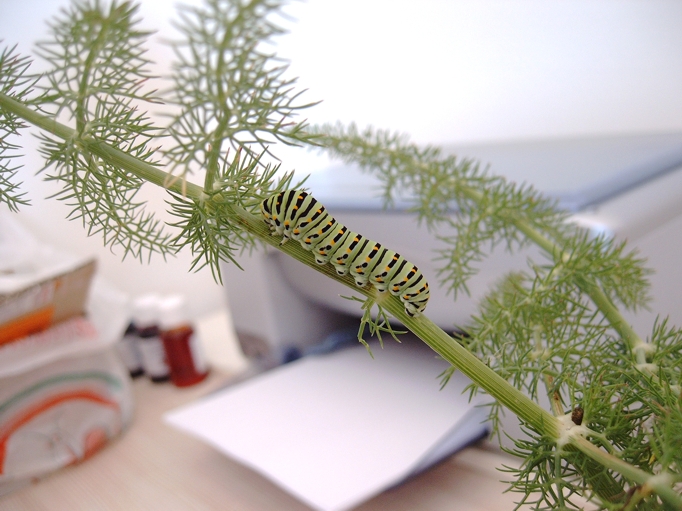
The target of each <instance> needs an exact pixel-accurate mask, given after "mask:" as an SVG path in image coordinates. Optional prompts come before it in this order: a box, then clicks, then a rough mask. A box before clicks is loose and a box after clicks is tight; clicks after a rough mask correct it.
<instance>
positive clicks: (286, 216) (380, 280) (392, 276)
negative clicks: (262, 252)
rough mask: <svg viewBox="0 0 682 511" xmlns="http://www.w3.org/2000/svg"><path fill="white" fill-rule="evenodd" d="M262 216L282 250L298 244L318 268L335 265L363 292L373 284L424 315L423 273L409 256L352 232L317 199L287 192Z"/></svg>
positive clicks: (426, 293) (410, 312)
mask: <svg viewBox="0 0 682 511" xmlns="http://www.w3.org/2000/svg"><path fill="white" fill-rule="evenodd" d="M261 213H262V215H263V219H264V220H265V223H266V224H268V226H269V227H270V230H271V231H272V235H273V236H282V242H281V244H282V245H283V244H284V243H286V242H287V241H288V240H290V239H292V240H296V241H298V242H299V243H301V246H302V247H303V248H305V249H306V250H310V251H312V252H313V255H314V256H315V262H317V263H318V264H326V263H330V264H331V265H333V266H334V268H335V269H336V272H337V273H338V274H339V275H346V274H347V273H349V272H350V275H351V276H352V277H353V279H354V280H355V284H356V285H357V286H358V287H365V286H366V285H367V283H368V282H369V283H370V284H372V285H373V286H374V287H375V288H376V289H377V290H378V291H380V292H385V291H389V292H390V293H391V294H393V295H395V296H399V297H400V300H401V301H402V302H403V303H404V305H405V312H406V313H407V314H408V315H410V316H417V315H419V314H421V313H422V312H423V311H424V309H425V308H426V304H427V303H428V301H429V295H430V293H429V285H428V283H427V282H426V279H425V278H424V276H423V275H422V272H421V271H419V269H418V268H417V267H416V266H415V265H414V264H412V263H411V262H409V261H407V260H406V259H405V258H404V257H402V256H401V255H400V254H397V253H396V252H393V251H392V250H388V249H387V248H384V247H382V246H381V245H380V244H379V243H377V242H375V241H372V240H369V239H367V238H365V237H363V236H362V235H360V234H358V233H356V232H353V231H350V230H348V229H347V228H346V227H345V226H344V225H342V224H341V223H340V222H338V221H336V220H335V219H334V217H332V216H331V215H330V214H329V213H327V211H326V210H325V207H324V206H323V205H322V204H321V203H320V202H319V201H318V200H316V199H315V198H314V197H313V196H312V195H310V194H309V193H307V192H304V191H300V190H287V191H284V192H280V193H277V194H275V195H272V196H271V197H269V198H267V199H265V200H264V201H263V202H262V203H261Z"/></svg>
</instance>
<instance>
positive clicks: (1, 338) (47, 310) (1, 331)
mask: <svg viewBox="0 0 682 511" xmlns="http://www.w3.org/2000/svg"><path fill="white" fill-rule="evenodd" d="M53 316H54V307H53V306H49V307H43V308H42V309H38V310H35V311H33V312H29V313H28V314H24V315H23V316H19V317H18V318H16V319H13V320H12V321H9V322H7V323H5V324H3V325H0V346H1V345H3V344H6V343H8V342H12V341H15V340H17V339H21V338H22V337H26V336H27V335H31V334H35V333H36V332H40V331H42V330H45V329H46V328H47V327H49V326H50V323H52V317H53Z"/></svg>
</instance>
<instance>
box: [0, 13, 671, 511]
mask: <svg viewBox="0 0 682 511" xmlns="http://www.w3.org/2000/svg"><path fill="white" fill-rule="evenodd" d="M282 3H283V2H282V0H231V1H228V0H206V2H205V3H204V5H203V6H201V7H196V8H195V7H183V8H181V11H180V21H179V22H178V30H179V33H180V36H181V38H180V39H179V40H178V41H176V42H174V43H173V49H174V53H175V61H174V63H173V68H172V75H171V76H170V77H169V78H170V80H171V82H172V84H173V85H172V87H171V88H170V90H167V91H165V92H159V91H157V90H155V89H154V88H153V85H152V84H153V83H154V80H155V77H154V76H152V75H151V73H150V72H149V66H150V62H149V60H148V59H147V57H146V44H147V39H148V37H149V35H150V33H149V32H145V31H142V30H140V29H139V28H138V27H139V20H138V19H137V6H136V5H135V4H134V3H132V2H125V1H112V2H104V1H100V0H86V1H80V2H74V3H73V4H72V5H71V6H70V7H68V8H67V9H65V10H63V11H62V12H61V13H60V14H59V15H58V16H57V17H55V18H54V19H53V20H52V22H51V23H50V28H49V38H48V39H46V40H45V41H43V42H41V43H39V44H38V46H37V48H36V55H37V56H39V57H41V58H43V59H44V60H45V61H46V62H47V63H48V65H49V69H48V70H47V71H46V72H45V73H41V74H33V73H32V71H31V69H30V63H31V61H30V59H29V58H27V57H24V56H20V55H18V54H17V53H16V51H15V49H14V48H13V47H12V46H11V45H8V44H7V43H3V44H5V46H4V47H3V48H1V49H0V201H2V202H3V203H5V204H6V205H7V206H8V207H9V209H10V210H12V211H17V210H18V209H19V208H20V207H23V206H26V205H28V204H29V198H28V197H27V196H26V195H25V194H22V193H21V192H20V191H19V183H18V182H17V180H18V178H19V174H18V172H19V166H18V165H17V163H16V161H17V157H18V156H19V152H20V149H21V147H20V141H21V138H20V135H21V136H25V132H26V131H27V128H28V127H29V126H32V127H34V128H36V129H38V132H39V137H40V140H41V148H40V151H41V153H42V155H43V156H44V158H45V168H44V169H43V170H42V173H43V175H44V177H45V179H48V180H55V181H58V182H59V183H60V185H61V192H60V193H58V194H57V196H56V199H58V200H62V201H64V202H65V203H67V204H68V205H69V206H71V208H72V213H71V217H72V218H74V219H80V220H81V221H82V222H83V225H84V226H85V228H86V229H87V231H88V234H94V233H99V234H100V235H101V236H102V239H103V241H104V243H105V245H107V246H110V247H112V248H114V247H119V248H121V249H122V250H123V255H124V257H125V256H126V255H130V256H132V257H135V258H138V259H144V258H149V257H151V255H152V254H153V253H159V254H161V255H162V256H164V257H165V256H167V255H172V254H173V253H175V252H177V251H178V250H180V249H189V250H191V251H192V253H193V254H194V257H195V259H194V264H193V268H195V269H198V268H201V267H204V266H208V267H210V269H211V270H212V272H213V274H214V277H215V278H216V279H217V280H220V268H219V263H220V262H221V261H230V262H232V263H234V264H236V261H235V259H234V257H235V254H236V253H237V251H239V250H241V249H243V248H244V247H251V246H252V245H254V244H256V243H261V244H266V245H270V246H272V247H274V248H276V249H277V250H281V251H283V252H285V253H287V254H288V255H290V256H291V257H294V258H296V259H297V260H299V261H300V262H302V263H303V264H306V265H308V266H310V267H312V268H314V269H315V270H317V271H319V272H322V273H324V274H326V275H327V276H328V277H329V278H332V279H335V280H337V281H339V282H342V283H343V284H345V285H347V286H349V287H351V288H352V289H353V290H355V291H356V292H358V293H360V294H362V295H364V297H365V303H364V304H363V306H362V307H363V309H364V310H365V315H364V317H363V319H362V324H361V333H362V331H363V330H364V328H365V326H369V330H370V332H372V333H379V334H381V333H382V332H388V333H390V334H395V332H394V331H393V330H392V329H391V326H390V324H389V323H388V321H387V318H388V317H389V316H392V317H393V318H395V319H396V320H398V321H399V322H401V323H402V324H403V325H404V326H405V327H406V328H408V329H409V330H411V331H412V332H413V333H415V334H416V335H417V336H419V337H420V338H421V339H422V340H423V341H424V342H425V343H427V344H428V345H429V346H430V347H431V348H433V350H434V351H436V352H437V353H438V354H439V355H440V356H441V357H443V358H444V359H445V360H447V361H449V362H450V363H451V364H452V368H451V371H454V370H459V371H462V372H463V373H465V374H466V375H467V376H469V377H470V378H471V380H472V381H473V382H474V383H473V386H472V389H471V390H472V392H478V391H484V392H487V393H488V394H490V395H491V396H492V397H494V398H495V403H494V404H493V405H491V410H490V412H491V418H492V420H493V424H498V417H499V413H500V408H501V407H505V408H507V409H509V410H511V411H512V412H513V413H514V414H516V415H517V416H518V418H519V420H520V421H521V423H522V424H523V426H524V428H525V429H526V430H527V431H528V434H529V435H528V437H525V438H521V439H517V440H516V448H515V449H513V454H515V455H517V456H519V457H521V458H522V459H523V463H522V465H521V468H520V469H518V470H513V471H511V472H513V476H514V479H513V480H512V481H511V487H512V489H513V490H514V491H518V492H520V499H519V503H520V504H523V503H526V504H532V505H533V507H534V508H536V509H577V508H579V507H580V504H578V503H576V502H575V501H574V498H573V497H574V496H575V495H581V496H583V497H585V498H587V499H589V500H591V501H592V502H594V503H595V504H596V505H597V506H598V507H600V508H602V509H609V510H616V509H622V510H634V509H660V508H667V509H682V494H681V484H682V476H681V469H682V467H681V462H682V406H681V404H680V401H681V387H680V373H681V370H682V356H681V355H682V353H681V350H682V333H680V330H679V329H677V328H675V327H672V326H670V325H668V324H667V323H666V321H665V320H662V321H660V322H658V323H657V324H655V325H653V327H652V332H651V335H650V337H649V338H648V339H641V338H640V337H639V336H638V335H637V334H636V333H635V332H634V331H633V330H632V328H631V327H630V326H629V325H628V323H627V322H626V320H625V319H624V318H623V316H622V314H621V310H622V309H637V308H638V307H642V306H643V305H645V304H646V301H647V289H648V288H647V280H646V276H647V270H646V269H645V267H644V266H643V261H641V260H640V259H639V258H637V256H636V254H635V253H634V252H631V251H627V249H626V247H625V245H624V244H622V243H617V242H615V241H614V240H612V239H608V238H605V237H597V238H592V237H590V236H588V234H587V233H586V232H584V231H582V230H581V229H579V228H578V227H575V226H573V225H571V224H569V223H567V222H566V219H567V215H566V213H564V212H562V211H560V210H558V209H557V207H556V205H555V204H554V203H553V202H552V201H550V200H548V199H546V198H543V197H542V196H541V195H540V194H538V193H537V192H536V191H535V190H533V189H532V188H530V187H519V186H516V185H515V184H513V183H509V182H506V181H505V180H504V179H503V178H500V177H497V176H494V175H490V174H488V173H487V172H485V171H483V170H482V169H481V168H480V167H479V165H478V164H477V163H476V162H475V161H471V160H467V159H460V158H456V157H454V156H448V155H444V154H442V153H441V152H440V151H439V150H438V149H437V148H435V147H420V146H417V145H416V144H413V143H410V141H409V140H408V139H407V138H406V137H405V136H402V135H399V134H393V133H390V132H386V131H379V130H373V129H367V130H364V131H362V130H359V129H358V128H356V127H355V126H353V125H351V126H342V125H337V126H308V124H307V123H306V122H305V121H302V120H299V114H300V113H302V112H303V111H305V109H307V108H310V107H312V106H314V105H313V104H307V103H304V102H302V101H301V97H300V93H301V91H298V90H297V89H296V83H295V81H294V80H291V79H288V78H286V73H285V72H286V70H287V63H286V62H283V61H281V60H278V59H277V57H276V55H275V54H274V53H271V52H269V51H268V50H267V48H268V46H267V44H266V43H270V42H271V41H272V39H273V38H274V37H276V36H277V35H278V34H280V33H281V32H282V29H281V28H280V27H279V26H278V24H277V22H276V19H277V15H278V13H280V9H281V7H282ZM161 102H163V103H165V104H166V105H167V106H169V107H170V109H171V111H172V113H171V114H169V116H168V122H167V123H165V124H163V125H158V124H156V123H154V122H153V121H152V119H151V117H150V116H149V115H148V113H147V111H146V109H151V108H154V106H155V105H156V104H159V103H161ZM277 144H290V145H301V146H311V147H318V148H320V149H321V150H325V151H329V153H330V154H333V155H335V156H337V157H340V158H342V159H344V160H346V161H349V162H353V163H356V164H359V165H360V166H361V167H363V168H365V169H366V170H367V171H368V172H374V173H376V175H377V176H379V178H380V179H381V180H382V182H383V183H384V190H385V198H386V200H387V202H389V203H390V201H391V198H392V197H394V195H395V193H396V191H398V190H406V189H407V190H410V191H411V192H412V193H413V194H414V197H416V199H415V204H414V208H415V211H416V212H417V214H418V216H419V218H420V219H421V220H422V221H423V222H424V223H425V224H426V225H427V226H428V227H429V228H431V229H432V230H434V231H435V232H438V229H439V227H442V226H444V225H445V226H448V227H452V228H454V229H455V230H456V233H457V235H456V236H453V237H446V238H443V241H444V242H445V248H444V249H443V250H442V252H441V253H440V254H439V257H440V258H441V260H442V261H443V264H442V269H441V274H440V278H441V280H442V282H443V283H445V285H447V286H449V287H450V288H451V290H452V291H453V292H454V293H455V294H456V293H458V292H462V291H466V280H467V278H468V277H469V276H471V275H472V274H473V273H475V266H476V263H477V262H478V261H480V260H481V259H482V258H483V257H485V254H486V251H487V249H488V247H490V246H491V245H495V244H498V243H503V244H506V245H507V246H508V247H509V248H510V249H515V248H518V247H521V246H524V245H527V244H536V245H538V246H539V247H540V248H541V249H542V251H543V253H544V255H545V260H543V261H535V262H532V263H531V264H529V267H528V269H527V270H526V272H524V273H519V274H515V275H511V276H509V278H508V279H507V280H506V281H505V282H503V283H502V284H501V285H500V286H499V288H498V289H497V290H496V291H495V292H493V293H492V294H490V296H488V297H487V298H486V299H485V300H484V302H483V303H482V305H481V309H480V313H479V314H478V315H477V316H476V317H474V318H472V320H471V322H470V324H468V325H460V327H461V329H462V330H464V331H466V333H467V336H465V337H464V338H463V339H459V340H458V339H455V338H454V337H453V336H451V335H449V334H448V333H446V332H444V331H443V330H442V329H440V328H439V327H437V326H436V325H435V324H434V323H432V322H431V321H430V320H429V319H428V318H427V317H426V316H424V315H422V316H419V317H416V318H411V317H409V316H407V315H406V313H405V311H404V308H403V306H402V304H401V303H400V301H399V300H398V299H397V298H396V297H393V296H391V295H389V294H379V293H378V292H376V290H374V289H372V288H371V287H370V288H366V289H358V288H356V287H355V285H354V283H353V281H352V279H351V278H350V277H340V276H338V275H337V274H336V273H335V272H334V271H333V269H332V268H331V267H330V266H329V265H325V266H318V265H316V264H315V262H314V260H313V257H312V255H311V253H310V252H307V251H305V250H304V249H303V248H301V247H300V246H299V245H298V244H295V243H288V244H285V245H282V246H280V245H279V240H278V239H275V238H272V237H271V236H270V233H269V230H268V228H267V227H266V225H265V223H264V222H263V221H262V219H261V218H260V216H259V214H258V205H259V203H260V202H261V201H262V200H263V199H264V198H266V197H268V196H269V195H271V194H272V193H274V192H276V191H279V190H284V189H288V188H291V187H293V186H294V185H295V184H294V183H293V182H292V180H293V177H292V175H291V174H283V175H281V174H280V173H278V167H277V166H273V165H269V164H267V165H266V164H264V163H262V161H263V158H262V156H263V155H264V154H266V153H272V154H276V151H277V147H278V146H277ZM197 176H199V177H202V176H203V182H202V183H201V184H198V183H197V182H196V177H197ZM200 180H201V179H200ZM144 182H150V183H153V184H155V185H158V186H160V187H163V188H165V189H167V190H168V201H167V202H168V204H169V209H170V211H171V212H172V214H173V215H174V216H175V219H176V220H175V222H174V223H173V224H172V226H171V229H170V230H169V229H168V227H166V226H164V225H162V224H161V223H160V222H159V221H158V220H156V219H155V217H154V214H153V213H152V212H150V211H148V210H147V209H146V208H145V204H144V202H143V201H141V200H138V199H136V193H137V191H138V190H139V188H140V186H141V185H142V183H144ZM312 192H313V193H314V190H313V191H312ZM454 206H456V208H457V211H458V213H457V214H456V215H453V214H452V209H453V207H454ZM358 227H361V226H358ZM372 307H378V308H379V314H378V316H377V318H378V319H374V320H373V319H372V316H371V315H370V314H369V310H370V309H371V308H372ZM360 335H361V334H360ZM449 374H451V373H449ZM449 374H447V373H446V374H445V375H444V379H445V381H447V378H448V376H449ZM542 394H545V395H547V396H548V397H549V398H550V403H551V407H550V409H549V410H547V409H544V408H542V407H541V406H540V405H539V404H538V403H537V401H538V397H539V396H540V395H542Z"/></svg>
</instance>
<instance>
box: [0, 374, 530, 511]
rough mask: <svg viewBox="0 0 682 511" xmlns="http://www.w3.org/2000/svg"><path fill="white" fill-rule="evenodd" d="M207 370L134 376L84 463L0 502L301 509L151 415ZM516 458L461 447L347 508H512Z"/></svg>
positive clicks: (212, 382)
mask: <svg viewBox="0 0 682 511" xmlns="http://www.w3.org/2000/svg"><path fill="white" fill-rule="evenodd" d="M226 379H227V377H226V376H225V375H224V374H220V373H217V372H214V373H213V374H212V375H211V377H210V378H208V379H207V380H206V381H205V382H203V383H201V384H199V385H196V386H194V387H189V388H185V389H178V388H176V387H173V386H172V385H171V384H170V383H167V384H161V385H156V384H152V383H151V382H149V381H147V380H145V379H138V380H136V381H135V383H134V385H133V387H134V394H135V400H136V403H135V406H136V413H135V418H134V422H133V425H132V426H131V428H130V429H129V430H128V431H127V432H126V433H125V434H124V435H123V436H122V437H121V438H120V439H118V440H117V441H115V442H113V443H112V444H111V445H109V446H107V447H106V448H105V449H103V450H102V451H101V452H100V453H98V454H97V455H95V456H94V457H92V458H90V459H89V460H87V461H86V462H84V463H82V464H80V465H77V466H73V467H68V468H65V469H63V470H61V471H58V472H56V473H54V474H52V475H50V476H49V477H47V478H45V479H43V480H42V481H39V482H37V483H35V484H33V485H31V486H28V487H26V488H24V489H22V490H19V491H17V492H14V493H12V494H9V495H7V496H5V497H1V498H0V510H2V511H15V510H16V511H20V510H21V511H62V510H64V511H108V510H112V511H113V510H116V511H118V510H122V511H123V510H125V511H135V510H145V511H146V510H151V511H156V510H163V511H175V510H178V511H186V510H192V511H203V510H207V511H208V510H216V511H217V510H220V511H241V510H244V511H261V510H262V511H266V510H267V511H272V510H278V511H310V508H309V507H308V506H306V505H305V504H303V503H301V502H300V501H298V500H296V499H295V498H294V497H292V496H290V495H289V494H287V493H285V492H284V491H283V490H281V489H280V488H279V487H277V486H275V485H274V484H273V483H271V482H270V481H269V480H267V479H265V478H264V477H262V476H261V475H259V474H257V473H256V472H253V471H252V470H250V469H248V468H246V467H244V466H242V465H240V464H239V463H237V462H236V461H233V460H231V459H230V458H227V457H226V456H224V455H222V454H220V453H219V452H217V451H216V450H214V449H212V448H211V447H209V446H208V445H206V444H204V443H202V442H200V441H199V440H196V439H194V438H192V437H190V436H189V435H186V434H184V433H182V432H180V431H177V430H176V429H174V428H172V427H170V426H167V425H166V424H164V423H163V422H162V421H161V415H162V414H163V413H164V412H166V411H167V410H171V409H173V408H175V407H177V406H180V405H182V404H184V403H187V402H189V401H192V400H193V399H195V398H197V397H199V396H201V395H204V394H206V393H207V392H210V391H211V390H213V389H215V388H217V387H219V386H221V385H222V384H223V383H224V382H225V381H226ZM503 463H504V464H506V465H510V464H514V463H516V461H515V460H514V459H512V458H508V457H506V456H504V455H503V454H500V453H497V452H494V451H491V450H486V449H484V448H481V447H470V448H467V449H465V450H464V451H462V452H460V453H458V454H456V455H455V456H453V457H451V458H449V459H447V460H445V461H444V462H442V463H440V464H439V465H437V466H436V467H434V468H432V469H430V470H428V471H426V472H425V473H423V474H421V475H419V476H418V477H415V478H413V479H411V480H410V481H408V482H407V483H405V484H403V485H401V486H399V487H396V488H393V489H391V490H388V491H386V492H384V493H382V494H381V495H379V496H377V497H375V498H373V499H372V500H370V501H368V502H366V503H365V504H363V505H361V506H359V507H358V508H356V511H380V510H381V511H384V510H392V511H393V510H395V511H403V510H404V511H408V510H409V511H412V510H415V509H419V510H420V511H441V510H448V511H459V510H461V511H477V510H480V511H495V510H508V509H513V508H514V500H515V497H517V496H518V495H515V494H511V493H503V491H504V490H505V488H506V485H505V484H503V483H500V482H499V479H501V478H503V477H504V475H505V474H503V473H500V472H499V471H497V470H496V468H495V467H500V466H501V465H502V464H503Z"/></svg>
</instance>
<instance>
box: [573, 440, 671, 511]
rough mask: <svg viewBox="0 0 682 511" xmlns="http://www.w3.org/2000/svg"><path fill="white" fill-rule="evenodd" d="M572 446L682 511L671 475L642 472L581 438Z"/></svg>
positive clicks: (574, 441)
mask: <svg viewBox="0 0 682 511" xmlns="http://www.w3.org/2000/svg"><path fill="white" fill-rule="evenodd" d="M570 445H573V446H575V447H576V448H577V449H578V450H580V451H581V452H582V453H584V454H586V455H587V456H589V457H590V458H592V459H593V460H596V461H598V462H599V463H600V464H601V465H602V466H604V467H606V468H608V469H611V470H613V471H615V472H618V473H619V474H621V475H622V476H624V477H626V478H627V479H629V480H631V481H634V482H636V483H638V484H640V485H642V487H643V488H645V489H646V491H651V492H653V493H656V494H657V495H658V496H660V497H661V498H662V499H663V500H664V501H665V502H666V503H667V504H669V505H670V506H672V508H673V509H680V510H682V496H680V494H679V493H677V492H676V491H675V490H674V489H673V488H672V485H673V483H674V482H675V479H674V478H673V477H672V476H671V475H670V474H666V473H662V474H658V475H653V474H650V473H648V472H645V471H643V470H640V469H638V468H637V467H635V466H633V465H630V464H629V463H627V462H626V461H623V460H622V459H620V458H617V457H616V456H614V455H612V454H609V453H608V452H606V451H603V450H602V449H600V448H599V447H597V446H596V445H594V444H593V443H592V442H590V441H589V440H587V439H585V438H583V437H581V436H577V435H573V436H571V439H570Z"/></svg>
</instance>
